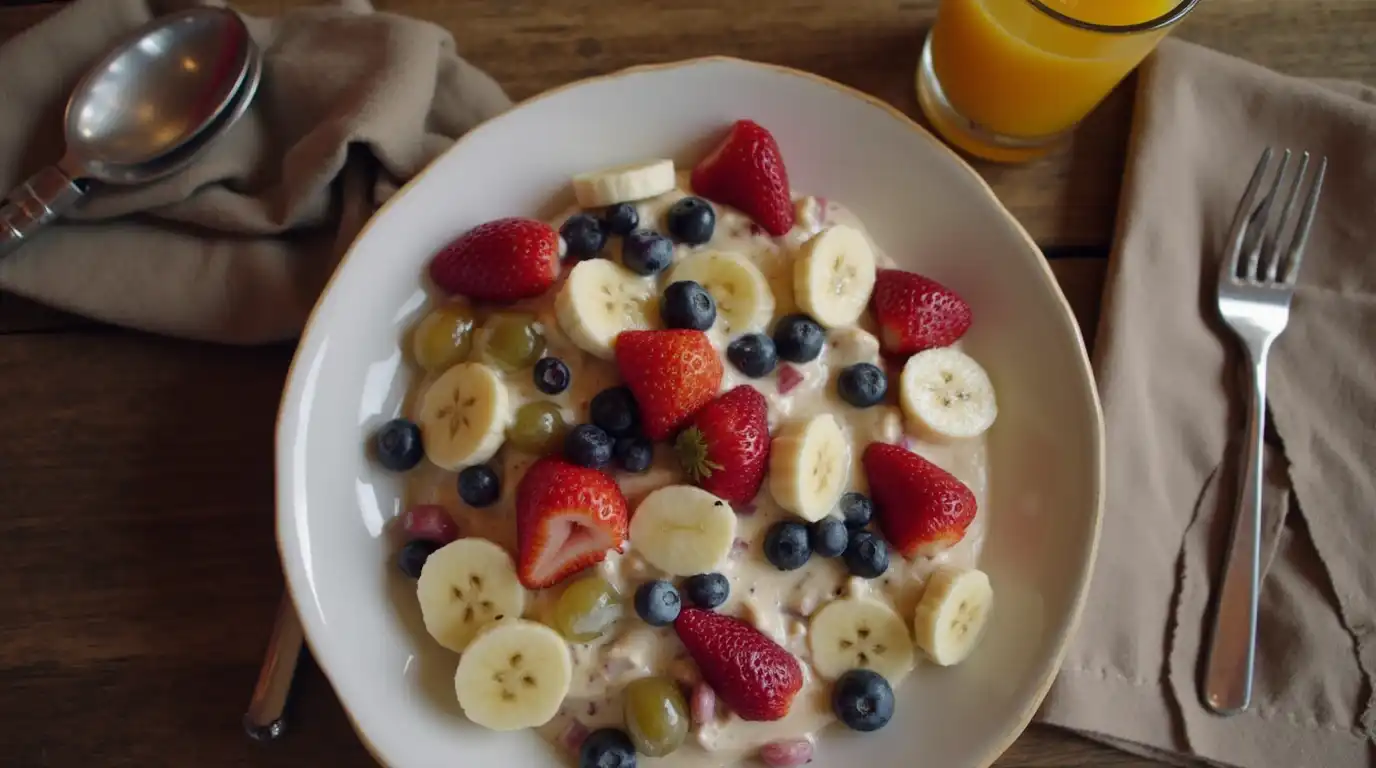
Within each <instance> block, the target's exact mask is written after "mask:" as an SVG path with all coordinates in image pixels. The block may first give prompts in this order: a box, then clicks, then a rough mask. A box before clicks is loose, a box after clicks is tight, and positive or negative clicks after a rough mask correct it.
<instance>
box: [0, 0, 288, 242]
mask: <svg viewBox="0 0 1376 768" xmlns="http://www.w3.org/2000/svg"><path fill="white" fill-rule="evenodd" d="M260 77H261V62H260V55H259V52H258V50H257V48H256V47H255V46H254V45H253V41H252V40H251V39H250V38H249V36H248V29H247V28H246V27H245V26H244V23H243V20H241V19H240V18H239V17H238V15H236V14H235V13H233V12H232V11H229V10H226V9H223V8H195V9H191V10H187V11H182V12H179V13H174V14H170V15H168V16H164V17H161V18H158V19H155V20H154V21H152V22H150V23H149V24H148V25H146V26H144V27H143V28H141V29H138V30H135V31H134V32H133V33H132V34H130V35H129V36H127V37H126V38H124V39H123V40H122V41H121V42H120V43H119V44H117V45H116V46H115V47H114V48H113V49H112V50H111V51H110V52H109V53H108V54H107V55H106V56H105V58H103V59H102V60H101V61H100V62H98V63H97V64H96V65H95V66H94V67H92V68H91V70H90V71H89V72H88V73H87V74H86V76H85V77H83V78H82V79H81V81H80V82H79V83H77V86H76V88H75V89H73V91H72V95H71V98H70V99H69V100H68V102H67V112H66V116H65V121H64V122H65V126H64V133H65V138H66V143H67V152H66V154H65V155H64V156H63V157H62V159H61V160H59V161H58V162H57V163H56V164H55V165H53V166H50V167H48V168H45V169H43V170H42V171H39V172H38V173H37V174H35V175H33V176H32V177H30V178H29V179H28V180H27V181H25V182H24V183H23V184H21V185H20V186H19V187H17V188H16V189H15V190H14V191H12V192H11V193H10V194H9V196H8V198H7V199H6V201H5V204H4V206H3V207H0V257H3V256H5V255H7V254H9V253H11V252H13V251H14V250H16V249H18V248H19V247H20V246H22V245H23V244H24V242H25V240H27V239H28V238H31V237H32V236H33V235H34V234H35V233H36V232H37V231H38V230H40V229H41V228H42V227H44V226H46V225H47V224H49V223H50V222H52V221H53V220H54V219H56V218H57V217H58V216H61V215H62V214H63V213H65V212H66V211H68V210H70V209H71V208H72V207H73V206H74V205H76V204H77V202H78V201H80V199H81V198H82V196H83V195H85V194H86V193H87V192H88V191H90V189H91V188H92V184H91V182H93V181H95V182H106V183H109V184H119V185H125V184H143V183H147V182H150V181H154V180H156V179H159V178H162V177H164V176H167V175H169V174H172V173H174V172H176V171H178V170H180V169H181V168H183V167H185V166H186V165H187V164H188V163H190V162H191V161H192V160H193V159H194V158H195V157H196V156H197V155H198V154H199V153H200V152H201V151H202V150H204V149H205V148H206V147H207V146H209V145H210V144H211V143H212V142H213V141H214V140H215V139H216V138H218V137H219V136H221V135H223V133H224V132H225V130H226V129H227V128H228V127H229V126H230V125H231V124H232V123H233V122H234V121H235V120H237V119H238V118H239V117H240V116H242V114H243V112H244V110H245V109H246V108H247V106H248V102H249V101H250V100H251V99H252V98H253V94H254V92H255V91H256V89H257V86H258V80H259V79H260Z"/></svg>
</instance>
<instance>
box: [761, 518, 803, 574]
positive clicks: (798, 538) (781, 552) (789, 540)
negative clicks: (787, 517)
mask: <svg viewBox="0 0 1376 768" xmlns="http://www.w3.org/2000/svg"><path fill="white" fill-rule="evenodd" d="M764 556H765V558H766V559H768V560H769V562H770V563H773V565H774V567H775V568H778V569H779V570H781V571H792V570H796V569H798V568H802V567H803V564H804V563H806V562H807V559H808V558H809V557H812V548H811V547H810V546H808V543H807V527H806V526H804V525H803V524H802V523H794V522H789V521H784V522H782V523H775V524H774V525H773V526H772V527H770V529H769V533H767V534H765V537H764Z"/></svg>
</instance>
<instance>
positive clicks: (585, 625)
mask: <svg viewBox="0 0 1376 768" xmlns="http://www.w3.org/2000/svg"><path fill="white" fill-rule="evenodd" d="M621 612H622V605H621V595H619V594H617V592H616V590H615V589H613V588H612V585H611V584H608V583H607V580H606V579H604V578H602V577H601V576H588V577H585V578H582V579H579V580H578V581H575V582H574V583H572V584H570V585H569V586H568V588H566V589H565V590H564V594H562V595H560V596H559V602H558V603H556V604H555V606H554V628H555V629H557V630H559V633H560V634H562V635H563V636H564V637H566V638H568V639H569V640H572V641H573V642H575V643H586V642H589V641H591V640H596V639H597V638H599V637H601V636H602V633H603V632H606V631H607V628H608V627H610V626H611V625H613V624H615V623H616V622H617V621H618V620H620V619H621Z"/></svg>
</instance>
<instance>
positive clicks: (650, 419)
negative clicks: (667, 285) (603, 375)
mask: <svg viewBox="0 0 1376 768" xmlns="http://www.w3.org/2000/svg"><path fill="white" fill-rule="evenodd" d="M616 365H617V368H618V369H620V371H621V378H622V380H624V381H625V382H626V386H627V387H629V388H630V390H631V394H633V395H635V401H636V403H637V404H638V405H639V406H640V423H641V424H642V425H643V426H644V428H645V436H646V437H648V438H650V439H651V440H667V439H668V438H670V437H672V436H673V434H674V433H675V432H677V431H678V430H679V429H681V428H682V427H683V425H684V424H687V423H688V420H689V419H691V418H693V414H695V413H697V411H698V409H699V408H701V407H703V406H704V405H706V404H707V403H708V402H709V401H711V399H712V398H714V397H716V396H717V391H718V390H719V389H721V377H722V365H721V358H720V357H718V356H717V352H716V350H714V349H713V348H712V342H711V341H709V340H708V338H707V334H705V333H703V332H702V331H691V330H671V331H624V332H622V334H621V335H620V336H618V337H617V338H616Z"/></svg>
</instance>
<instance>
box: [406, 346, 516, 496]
mask: <svg viewBox="0 0 1376 768" xmlns="http://www.w3.org/2000/svg"><path fill="white" fill-rule="evenodd" d="M510 419H511V398H510V396H509V395H508V394H507V391H506V384H503V383H502V378H501V376H499V375H498V374H497V372H496V371H494V370H492V369H491V368H489V367H487V366H486V365H483V364H481V363H460V364H459V365H456V366H454V367H453V368H450V369H449V370H447V371H445V372H444V374H443V375H442V376H440V377H439V378H438V379H435V382H434V383H433V384H431V385H430V388H429V389H427V390H426V391H425V397H424V398H422V399H421V404H420V418H419V419H418V421H419V422H420V431H421V440H422V442H423V443H424V444H425V455H426V457H427V458H429V459H430V461H431V463H433V464H434V465H435V466H437V467H440V468H441V469H448V470H451V471H452V470H457V469H463V468H464V467H468V466H472V465H474V464H481V463H483V462H484V461H487V460H488V459H490V458H492V456H493V454H495V453H497V449H498V448H501V447H502V441H503V440H504V439H505V434H506V425H507V422H508V421H509V420H510Z"/></svg>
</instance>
